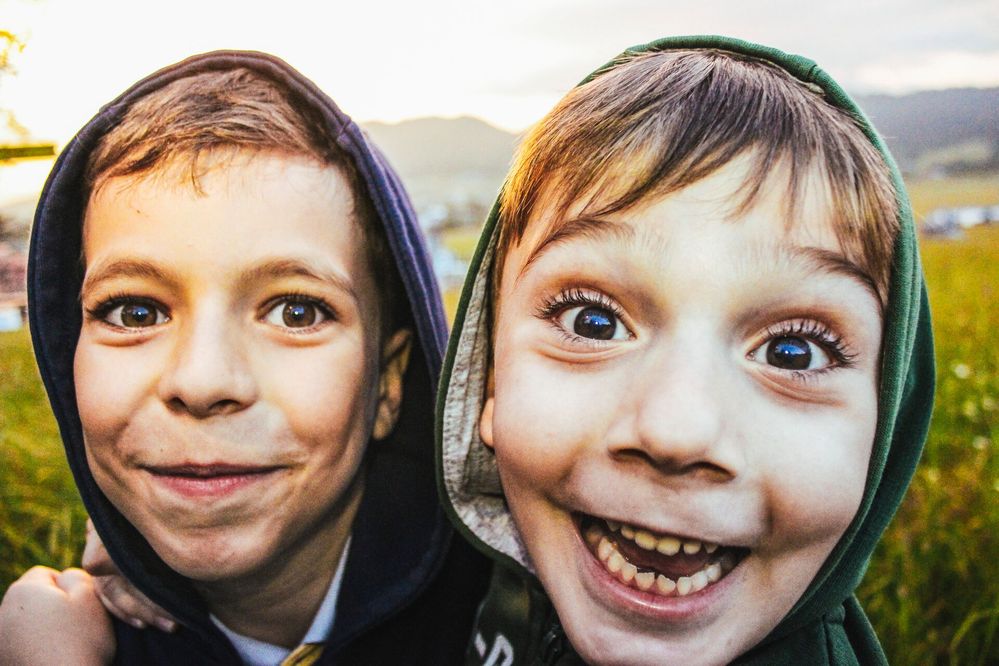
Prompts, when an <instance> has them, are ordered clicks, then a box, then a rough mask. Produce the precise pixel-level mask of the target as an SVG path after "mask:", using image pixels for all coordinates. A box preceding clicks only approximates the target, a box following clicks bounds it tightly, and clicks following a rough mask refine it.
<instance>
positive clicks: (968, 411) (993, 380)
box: [0, 176, 999, 666]
mask: <svg viewBox="0 0 999 666" xmlns="http://www.w3.org/2000/svg"><path fill="white" fill-rule="evenodd" d="M955 193H959V195H960V198H958V194H955ZM912 195H913V201H914V204H915V207H916V210H917V211H918V212H921V213H925V212H928V211H929V210H930V209H932V208H934V207H936V206H940V205H954V204H958V203H990V202H997V201H999V176H983V177H978V178H975V179H961V180H952V181H926V182H924V183H913V184H912ZM454 242H455V244H456V245H458V246H460V247H461V248H462V249H463V250H464V251H463V252H462V254H470V253H471V246H472V244H473V243H474V239H473V238H471V237H469V235H468V234H465V235H463V236H462V237H461V238H455V239H454ZM922 250H923V259H924V262H925V267H926V274H927V280H928V283H929V288H930V299H931V302H932V307H933V315H934V329H935V333H936V340H937V358H938V392H937V403H936V411H935V414H934V419H933V424H932V427H931V431H930V438H929V442H928V444H927V449H926V453H925V454H924V457H923V461H922V464H921V466H920V469H919V471H918V473H917V475H916V478H915V480H914V482H913V486H912V488H911V489H910V491H909V494H908V496H907V499H906V501H905V503H904V505H903V506H902V508H901V510H900V512H899V515H898V516H897V518H896V520H895V522H894V523H893V524H892V526H891V527H890V529H889V531H888V533H887V535H886V537H885V538H884V539H883V540H882V543H881V545H880V546H879V548H878V550H877V552H876V554H875V557H874V559H873V560H872V562H871V565H870V568H869V570H868V573H867V576H866V578H865V580H864V583H863V585H862V587H861V589H860V591H859V594H860V597H861V600H862V601H863V603H864V605H865V607H866V608H867V610H868V612H869V614H870V616H871V620H872V621H873V623H874V625H875V627H876V629H877V631H878V634H879V635H880V636H881V640H882V642H883V644H884V646H885V649H886V651H887V653H888V655H889V658H890V660H891V663H892V664H902V665H913V666H915V665H916V664H981V665H984V664H996V663H999V451H997V448H999V340H997V336H996V331H997V330H999V308H997V307H996V302H997V301H999V293H997V290H999V227H992V228H982V229H976V230H972V231H971V232H970V233H968V234H967V236H966V237H965V238H964V239H961V240H951V241H925V242H924V243H923V246H922ZM455 299H456V295H455V294H447V295H446V300H447V301H448V303H449V304H450V307H451V308H453V305H454V301H455ZM0 377H2V378H3V379H2V381H0V590H6V587H7V585H9V583H10V582H11V581H12V580H13V579H14V578H15V577H16V576H17V575H18V574H19V573H20V572H21V571H23V570H24V569H25V568H27V567H28V566H29V565H31V564H35V563H42V564H48V565H50V566H54V567H65V566H68V565H70V564H72V563H74V562H76V561H78V557H79V552H80V548H81V546H82V538H83V523H84V519H85V516H84V513H83V510H82V507H81V505H80V503H79V499H78V498H77V496H76V491H75V489H74V486H73V482H72V479H71V478H70V476H69V472H68V470H67V469H66V466H65V462H64V459H63V454H62V448H61V445H60V443H59V438H58V433H57V430H56V427H55V424H54V423H53V421H52V418H51V416H50V415H49V413H48V405H47V402H46V400H45V397H44V393H43V391H42V389H41V386H40V384H39V382H38V378H37V373H36V371H35V368H34V361H33V359H32V356H31V351H30V342H29V340H28V336H27V333H26V332H18V333H0Z"/></svg>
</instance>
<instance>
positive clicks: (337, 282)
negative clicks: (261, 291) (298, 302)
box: [240, 259, 358, 301]
mask: <svg viewBox="0 0 999 666" xmlns="http://www.w3.org/2000/svg"><path fill="white" fill-rule="evenodd" d="M282 277H303V278H306V279H308V280H314V281H317V282H324V283H328V284H331V285H333V286H334V287H335V288H336V289H339V290H340V291H343V292H346V293H347V294H348V295H349V296H350V297H351V298H353V299H354V300H355V301H357V300H358V297H357V291H356V290H355V289H354V284H353V283H352V282H351V281H350V279H349V278H348V277H347V276H345V275H343V274H341V273H340V272H338V271H335V270H329V269H328V270H323V269H320V268H318V267H316V266H314V265H312V264H310V263H307V262H305V261H302V260H300V259H272V260H270V261H265V262H263V263H261V264H258V265H256V266H254V267H253V268H250V269H248V270H246V271H244V272H243V273H242V274H241V275H240V281H242V282H259V281H262V280H268V279H274V278H282Z"/></svg>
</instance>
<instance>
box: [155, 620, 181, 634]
mask: <svg viewBox="0 0 999 666" xmlns="http://www.w3.org/2000/svg"><path fill="white" fill-rule="evenodd" d="M156 626H157V627H159V628H160V630H161V631H165V632H167V633H168V634H172V633H173V632H174V631H176V630H177V623H176V622H174V621H173V620H167V619H164V618H157V619H156Z"/></svg>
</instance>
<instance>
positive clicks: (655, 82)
mask: <svg viewBox="0 0 999 666" xmlns="http://www.w3.org/2000/svg"><path fill="white" fill-rule="evenodd" d="M744 155H745V156H747V157H748V158H749V159H750V160H751V167H750V170H749V174H750V175H749V177H748V180H747V182H745V183H743V185H742V188H741V190H740V192H739V196H738V197H737V201H735V202H734V205H735V207H734V212H736V213H739V212H745V211H747V210H748V209H749V208H750V207H751V206H752V205H753V203H754V202H755V200H756V198H757V196H758V195H759V193H760V192H761V190H762V189H763V187H764V186H765V185H766V184H767V181H768V179H769V178H770V177H771V175H772V174H774V173H781V174H786V177H787V193H788V196H787V198H786V202H787V215H788V217H787V219H788V224H789V225H790V224H792V223H793V222H792V221H793V220H794V219H795V214H796V211H797V208H798V205H799V201H800V199H801V197H802V194H803V191H804V188H805V186H806V183H807V181H808V180H809V176H810V175H811V174H813V173H815V172H816V171H817V172H818V174H819V175H820V176H821V178H822V179H823V180H824V181H825V183H824V185H825V190H826V192H825V194H826V198H827V202H828V204H829V206H828V208H829V210H830V211H831V214H832V224H833V228H834V231H835V234H836V236H837V240H838V241H839V244H840V247H841V249H842V251H843V252H844V254H845V256H846V258H847V259H848V260H849V261H851V262H853V263H854V264H856V265H857V266H858V267H859V268H860V269H861V271H862V272H863V273H865V274H866V276H867V277H868V278H869V280H870V285H869V286H870V288H871V289H872V291H873V292H874V293H875V294H876V295H877V297H878V299H879V301H880V303H881V305H882V307H883V306H884V304H885V303H886V301H887V292H888V279H889V274H890V271H891V259H892V248H893V244H894V240H895V237H896V235H897V233H898V227H899V221H898V213H897V204H896V194H895V189H894V186H893V184H892V179H891V174H890V171H889V168H888V166H887V164H886V163H885V161H884V158H883V157H882V156H881V154H880V153H879V152H878V150H877V149H876V148H875V146H874V145H873V144H872V143H871V141H870V140H869V139H868V138H867V137H866V136H865V135H864V133H863V132H862V131H861V129H860V127H859V126H858V124H857V121H856V120H855V119H854V118H853V117H852V116H851V115H849V114H848V113H847V112H845V111H843V110H841V109H839V108H837V107H834V106H833V105H831V104H830V103H828V102H826V101H825V100H824V99H823V98H822V92H821V91H820V90H819V89H818V88H817V87H816V86H811V85H809V84H806V83H803V82H801V81H799V80H798V79H796V78H794V77H793V76H791V75H790V74H789V73H787V72H785V71H784V70H783V69H781V68H779V67H777V66H775V65H772V64H770V63H768V62H765V61H762V60H758V59H755V58H752V57H749V56H743V55H739V54H736V53H731V52H727V51H719V50H696V51H694V50H675V51H660V52H653V53H644V54H641V55H635V56H628V57H625V58H623V59H622V60H620V61H619V62H617V63H614V65H613V66H612V67H610V68H609V69H608V70H606V71H603V72H601V73H600V74H598V75H597V76H595V77H594V78H592V79H591V80H589V81H587V82H586V83H584V84H582V85H580V86H578V87H576V88H574V89H573V90H572V91H570V92H569V93H568V94H567V95H566V96H565V97H564V98H563V99H562V100H561V101H560V102H559V103H558V104H557V105H556V106H555V108H554V109H553V110H552V111H551V112H549V114H548V115H547V116H545V117H544V118H543V119H542V120H541V122H539V123H538V124H537V125H536V126H535V127H534V128H532V130H531V131H530V132H529V133H528V135H527V136H526V138H525V139H524V141H523V142H522V144H521V147H520V149H519V151H518V153H517V156H516V158H515V160H514V165H513V168H512V169H511V172H510V177H509V179H508V180H507V183H506V186H505V187H504V190H503V193H502V194H501V197H500V218H499V236H498V240H497V249H496V252H497V254H496V260H495V263H494V268H493V276H492V277H493V279H492V283H493V290H494V294H493V295H494V298H495V297H496V296H498V294H499V284H500V279H501V275H502V266H503V261H504V259H505V257H506V254H507V253H508V252H509V251H510V249H511V248H512V247H513V246H514V245H515V244H517V243H518V242H520V240H521V239H522V238H523V236H524V233H525V230H526V229H527V225H528V223H529V222H532V221H534V220H536V219H537V218H539V217H540V216H541V214H542V209H543V212H544V213H545V217H546V224H547V225H548V228H547V229H546V231H545V233H544V236H545V237H546V238H550V237H552V236H553V235H554V234H557V233H558V230H559V228H560V225H561V224H562V223H564V222H565V221H566V217H567V215H568V212H569V209H570V207H576V206H580V205H582V210H581V211H580V212H579V213H578V214H579V215H584V216H586V217H589V218H600V217H602V216H607V215H611V214H614V213H619V212H622V211H627V210H628V209H629V208H631V207H633V206H635V205H638V204H640V203H643V202H649V201H653V200H655V199H656V198H659V197H663V196H665V195H667V194H671V193H673V192H676V191H678V190H680V189H682V188H684V187H686V186H688V185H691V184H692V183H695V182H697V181H699V180H701V179H703V178H705V177H707V176H709V175H711V174H712V173H714V172H715V171H717V170H718V169H719V168H721V167H723V166H724V165H726V164H728V163H729V162H731V161H732V160H733V159H735V158H737V157H740V156H744Z"/></svg>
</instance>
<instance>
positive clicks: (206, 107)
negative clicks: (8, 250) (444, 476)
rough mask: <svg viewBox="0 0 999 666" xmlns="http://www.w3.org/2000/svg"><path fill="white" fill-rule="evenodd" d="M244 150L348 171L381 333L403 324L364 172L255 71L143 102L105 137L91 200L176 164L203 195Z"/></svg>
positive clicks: (203, 78)
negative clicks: (121, 182) (117, 182)
mask: <svg viewBox="0 0 999 666" xmlns="http://www.w3.org/2000/svg"><path fill="white" fill-rule="evenodd" d="M239 150H249V151H251V152H274V153H279V154H284V155H288V156H294V157H304V158H307V159H312V160H315V161H316V162H318V163H319V164H322V165H325V166H332V167H335V168H337V169H339V170H340V172H341V174H343V175H344V177H345V178H346V180H347V183H348V185H349V186H350V191H351V193H352V195H353V204H354V206H353V208H354V216H355V218H356V221H357V223H358V224H359V225H360V227H361V230H362V234H363V238H364V244H365V251H366V252H367V255H368V262H369V270H371V272H372V275H373V276H374V280H375V284H376V287H377V289H378V300H379V313H380V320H381V333H382V335H383V336H385V335H388V334H390V333H391V332H392V331H394V330H395V329H396V328H398V327H399V326H401V325H403V322H404V314H403V312H404V311H403V309H402V305H401V303H402V302H403V301H404V299H403V298H402V294H403V286H402V282H401V279H400V278H399V275H398V270H397V269H396V268H395V261H394V260H393V258H392V253H391V250H390V248H389V244H388V238H387V237H386V234H385V229H384V227H383V226H382V223H381V220H380V218H379V216H378V213H377V212H376V211H375V208H374V205H373V203H372V201H371V197H370V196H369V195H368V193H367V188H366V186H365V184H364V181H363V179H362V178H361V175H360V174H359V173H358V170H357V168H356V167H355V165H354V163H353V162H352V161H351V159H350V158H349V157H348V156H347V155H346V154H345V153H343V152H342V151H341V150H340V149H339V147H338V146H337V144H336V141H335V140H334V138H333V137H332V136H331V135H330V132H329V128H328V126H327V123H326V121H325V120H324V119H323V118H322V117H321V115H320V114H319V112H318V111H317V110H315V109H314V108H313V107H312V106H311V105H310V104H308V103H305V102H303V101H301V100H298V99H296V98H295V97H294V96H293V95H292V94H291V92H290V91H289V90H287V89H286V88H284V87H282V86H281V85H280V84H278V83H276V82H274V81H272V80H270V79H267V78H265V77H263V76H260V75H258V74H255V73H253V72H252V71H250V70H248V69H232V70H225V71H217V72H205V73H201V74H196V75H194V76H190V77H185V78H182V79H178V80H176V81H173V82H171V83H169V84H167V85H165V86H164V87H162V88H160V89H159V90H156V91H154V92H152V93H150V94H149V95H146V96H145V97H143V98H141V99H140V100H138V101H136V102H135V103H134V104H133V105H132V106H130V107H129V108H128V110H127V111H126V112H125V115H124V116H123V117H122V118H121V120H120V122H119V123H118V124H117V125H115V126H114V127H113V128H112V129H111V130H110V131H109V132H108V133H107V134H105V135H104V136H103V137H101V139H100V142H99V143H98V145H97V147H96V148H95V150H94V151H93V152H92V153H91V156H90V159H89V161H88V162H87V169H86V174H85V187H86V191H85V195H86V197H87V199H88V200H89V198H90V196H92V195H93V193H96V192H97V191H99V190H100V189H101V188H102V187H103V186H104V185H105V184H106V183H107V182H108V181H109V180H111V179H113V178H119V177H125V176H148V175H152V174H154V173H159V172H160V171H162V170H163V169H167V168H170V169H176V170H177V173H178V174H179V175H180V176H181V177H182V178H189V179H190V181H191V185H192V187H193V188H194V190H195V192H197V193H199V194H203V190H202V189H201V186H200V178H201V177H202V176H204V175H205V174H206V173H207V172H208V171H210V170H212V169H216V168H220V167H221V168H224V167H225V166H226V164H228V162H227V160H229V159H232V158H233V156H234V155H235V153H236V152H237V151H239Z"/></svg>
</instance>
